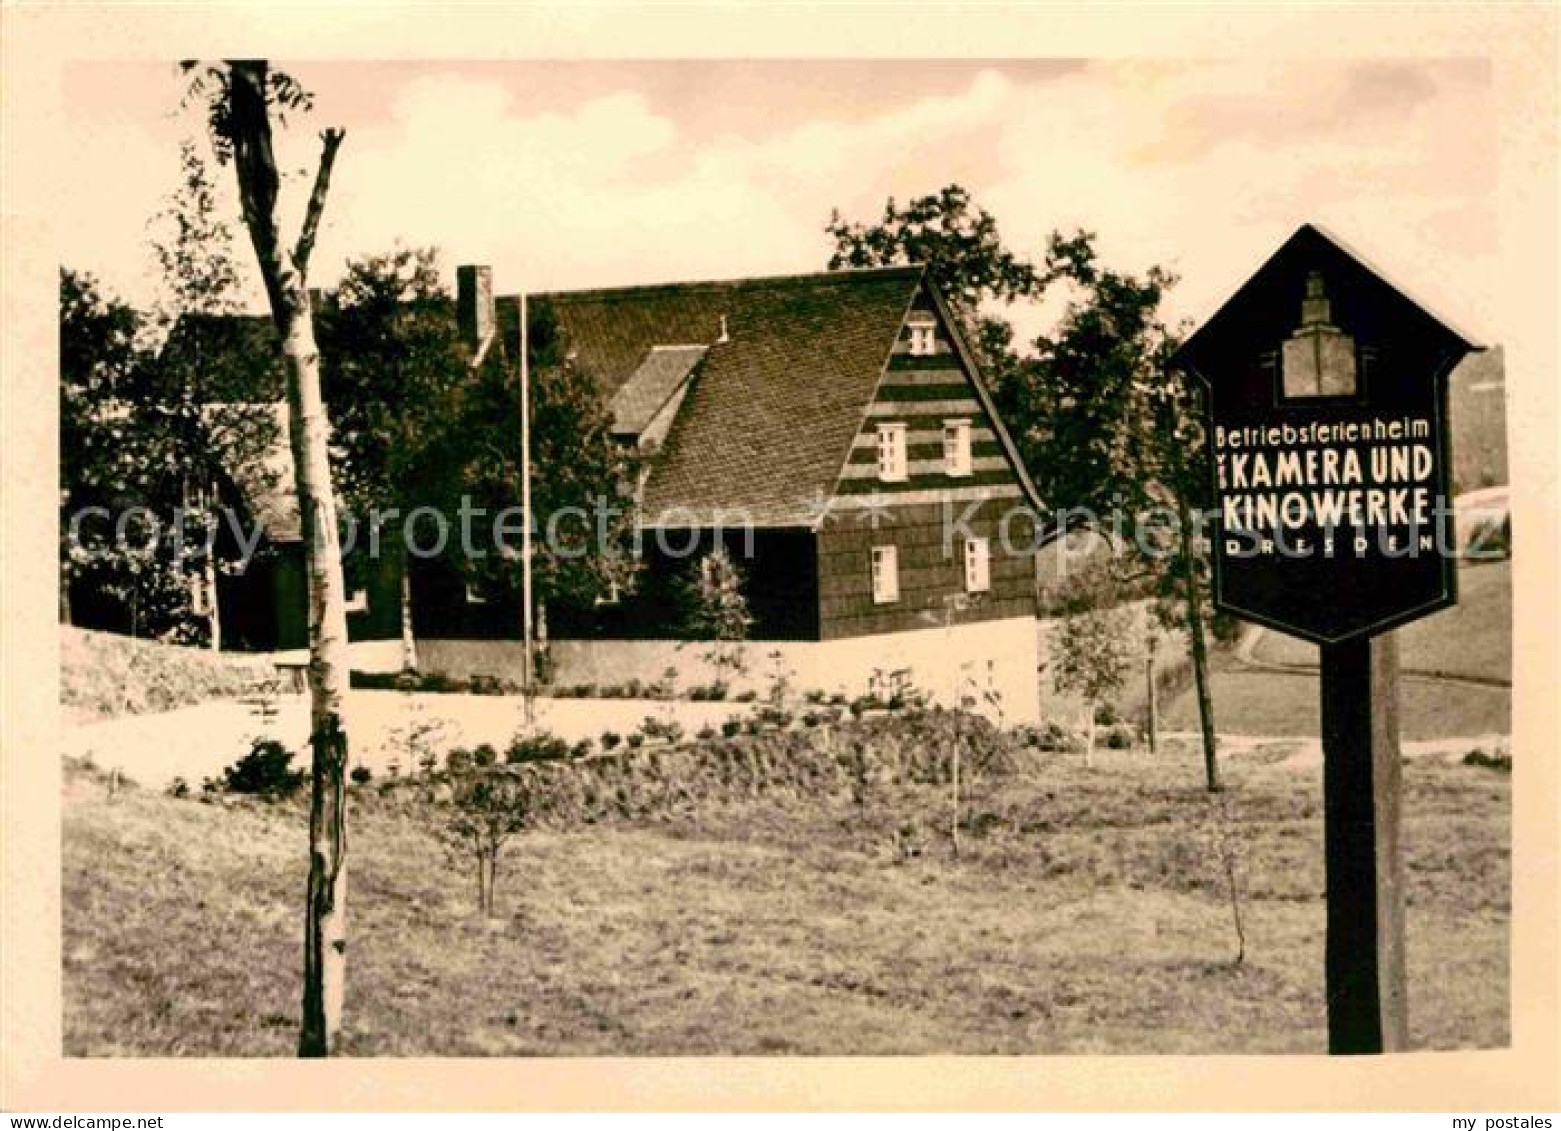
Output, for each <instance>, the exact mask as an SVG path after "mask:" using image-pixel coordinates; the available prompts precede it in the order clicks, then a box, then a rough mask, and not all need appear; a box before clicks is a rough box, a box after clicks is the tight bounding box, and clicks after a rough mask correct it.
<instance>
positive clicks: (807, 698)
mask: <svg viewBox="0 0 1561 1131" xmlns="http://www.w3.org/2000/svg"><path fill="white" fill-rule="evenodd" d="M802 699H803V702H805V703H811V704H812V705H813V706H815V707H816V706H818V705H819V704H820V703H822V702H823V701H824V693H823V692H822V691H821V690H819V689H818V688H816V687H815V688H813V689H812V690H811V691H808V692H806V693H805V694H804V695H803V696H802Z"/></svg>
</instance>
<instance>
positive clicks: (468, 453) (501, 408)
mask: <svg viewBox="0 0 1561 1131" xmlns="http://www.w3.org/2000/svg"><path fill="white" fill-rule="evenodd" d="M528 306H529V313H528V333H527V342H528V349H529V352H530V374H531V391H530V394H531V395H530V406H531V471H532V477H531V502H532V510H533V513H534V516H535V518H534V521H533V526H532V529H533V546H534V548H533V590H534V594H535V601H536V602H537V614H538V620H539V621H541V620H544V618H545V612H546V607H547V605H548V604H549V603H552V602H566V603H569V604H574V605H583V606H585V607H589V606H590V605H591V604H592V603H593V602H594V601H595V600H596V599H597V598H599V597H604V596H606V595H608V594H609V593H612V592H614V591H622V590H627V589H628V588H629V586H630V585H631V584H632V580H633V575H634V565H635V563H634V561H633V559H632V557H630V556H629V554H628V553H627V550H626V547H627V545H628V540H629V535H630V533H631V530H632V523H633V487H634V483H635V476H636V474H637V470H638V468H637V464H638V461H637V458H636V456H635V454H634V453H633V452H631V451H629V450H627V449H626V448H624V447H623V446H622V445H621V444H619V443H617V442H616V441H614V440H613V438H612V435H611V423H612V421H611V418H610V416H609V415H608V412H607V408H606V405H605V404H603V402H602V399H601V396H600V395H599V394H598V393H597V391H596V387H595V385H594V384H592V382H591V379H590V377H589V376H588V375H587V374H586V373H584V372H583V371H581V370H580V369H579V368H578V367H577V366H576V365H574V363H573V362H572V361H571V360H570V357H569V351H568V348H567V345H566V343H565V342H564V340H563V336H562V332H561V329H560V327H559V325H558V321H557V318H556V317H555V316H554V314H553V311H552V310H551V308H550V307H549V306H548V304H547V303H546V302H532V303H528ZM510 345H512V343H499V348H496V349H490V350H489V352H488V354H487V356H486V357H485V359H484V360H483V363H482V364H481V365H480V366H479V367H478V372H477V374H476V376H475V379H474V380H473V381H472V382H470V384H469V385H468V387H467V390H466V393H465V395H464V396H463V398H462V405H461V409H460V411H459V413H458V414H457V415H456V416H455V417H454V419H453V427H454V433H453V434H454V436H455V437H456V441H455V444H453V445H452V446H454V447H458V450H459V451H461V452H462V453H464V458H463V460H462V463H461V466H460V468H459V471H458V474H457V475H456V476H455V477H454V478H453V479H452V480H451V482H452V483H453V485H455V486H456V487H458V488H459V489H460V491H461V492H462V493H463V494H464V496H465V497H466V498H467V499H468V500H470V502H471V504H472V505H474V506H479V507H482V508H483V509H484V510H486V512H487V514H488V516H489V518H490V519H492V518H493V517H494V516H496V515H498V514H500V513H501V512H503V511H505V510H506V509H508V508H512V507H515V506H517V504H518V503H519V501H520V470H521V466H520V465H521V451H520V427H519V421H520V382H519V379H518V376H517V373H516V369H517V365H516V361H515V357H516V353H515V352H514V350H512V349H511V348H509V347H510ZM516 348H518V347H516ZM518 532H519V526H518V524H517V525H514V526H513V527H511V528H510V529H509V530H507V531H505V532H504V534H503V536H502V538H501V542H502V552H497V553H495V552H490V551H488V549H487V548H486V546H480V547H479V552H478V554H477V555H475V556H468V557H464V558H462V559H461V560H460V561H459V562H458V563H457V564H458V565H460V567H461V568H462V570H463V572H464V573H465V575H466V577H467V578H468V580H470V581H471V582H472V583H473V584H474V585H475V586H476V587H477V588H479V589H480V590H482V591H484V592H486V593H491V594H504V595H506V596H510V597H515V598H517V602H516V603H518V595H519V593H520V589H521V563H520V553H519V549H520V539H519V533H518Z"/></svg>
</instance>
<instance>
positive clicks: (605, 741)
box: [602, 730, 623, 750]
mask: <svg viewBox="0 0 1561 1131" xmlns="http://www.w3.org/2000/svg"><path fill="white" fill-rule="evenodd" d="M622 741H623V736H622V735H620V734H618V733H617V732H616V731H611V730H605V731H603V732H602V749H603V750H611V749H613V748H614V747H615V746H617V745H618V744H619V743H620V742H622Z"/></svg>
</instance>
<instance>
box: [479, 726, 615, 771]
mask: <svg viewBox="0 0 1561 1131" xmlns="http://www.w3.org/2000/svg"><path fill="white" fill-rule="evenodd" d="M587 745H589V744H587ZM479 749H480V747H479ZM570 752H571V748H570V746H569V743H567V742H565V741H564V740H563V739H562V738H559V737H558V736H557V735H555V734H552V733H550V732H548V731H538V732H537V733H536V734H517V735H516V736H515V737H514V738H512V739H511V740H510V744H509V746H507V747H506V748H505V750H504V762H505V764H506V765H509V766H518V765H520V764H521V763H523V762H557V761H562V760H563V759H565V758H568V757H569V756H570ZM486 764H490V763H482V762H479V763H478V765H486Z"/></svg>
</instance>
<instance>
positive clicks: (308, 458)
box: [225, 60, 350, 1056]
mask: <svg viewBox="0 0 1561 1131" xmlns="http://www.w3.org/2000/svg"><path fill="white" fill-rule="evenodd" d="M227 77H228V82H227V98H228V106H227V111H228V113H227V121H226V125H225V129H226V131H227V137H228V140H229V141H230V142H231V144H232V151H233V162H234V165H235V168H236V171H237V174H238V189H239V200H240V203H241V205H242V208H243V214H244V226H245V227H246V228H247V229H248V230H249V237H250V242H251V244H252V245H253V246H254V249H255V258H256V259H257V261H258V262H259V266H260V275H261V279H262V280H263V281H264V283H265V287H266V296H267V298H268V299H269V301H270V306H271V317H272V320H273V321H274V322H275V324H276V328H277V333H278V335H279V336H280V338H281V341H282V362H283V368H284V371H285V374H286V379H287V407H288V435H289V439H290V441H291V446H292V453H293V475H294V485H295V487H296V489H297V492H298V508H299V516H300V519H301V525H302V531H303V539H304V549H305V555H306V560H307V564H308V575H309V693H310V745H311V747H312V750H313V774H312V778H311V783H310V802H309V886H308V896H307V903H306V909H305V920H304V988H303V1018H302V1023H301V1025H300V1029H299V1036H298V1054H299V1055H300V1056H328V1055H330V1054H331V1053H333V1052H335V1051H337V1046H338V1040H339V1037H340V1033H341V1015H342V1003H343V999H344V995H345V989H346V970H347V824H346V813H347V790H346V776H347V754H348V743H347V732H346V729H345V727H344V726H343V725H342V705H343V701H344V698H345V694H346V690H347V679H348V667H349V663H350V661H349V657H348V651H347V592H346V585H345V583H344V581H343V578H342V566H341V546H340V544H339V542H338V540H337V527H336V500H335V496H334V493H333V491H332V489H331V468H330V457H329V453H328V451H327V447H326V444H327V440H328V437H329V425H328V421H327V419H326V415H325V403H324V400H323V398H322V397H321V395H320V354H319V349H318V348H317V346H316V345H315V339H314V319H313V315H312V313H311V311H310V308H309V291H308V281H307V280H308V263H309V255H310V253H311V252H312V251H313V248H314V239H315V235H316V233H317V231H318V229H319V223H320V216H321V214H322V212H323V211H324V208H325V197H326V194H327V191H328V190H329V186H330V174H331V167H332V166H333V165H334V163H335V160H336V151H337V148H338V147H339V146H340V144H341V140H342V132H341V131H340V130H326V131H325V133H324V134H322V135H321V136H322V141H323V149H322V152H321V157H320V167H319V170H318V171H317V173H316V175H315V183H314V189H313V191H312V192H311V194H310V198H309V203H308V209H307V211H306V213H305V216H304V222H303V229H302V231H301V232H300V233H299V237H298V243H297V245H296V246H295V248H294V249H293V250H292V252H291V253H288V252H286V251H285V250H284V249H283V247H282V242H281V239H280V237H279V235H278V232H277V217H276V211H277V210H276V204H277V191H278V188H279V179H278V176H277V168H276V159H275V155H274V153H273V152H272V145H271V121H270V116H269V114H270V109H269V105H268V87H269V83H270V77H269V67H268V65H267V63H266V62H265V61H263V60H242V61H233V62H230V63H229V64H228V76H227Z"/></svg>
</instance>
